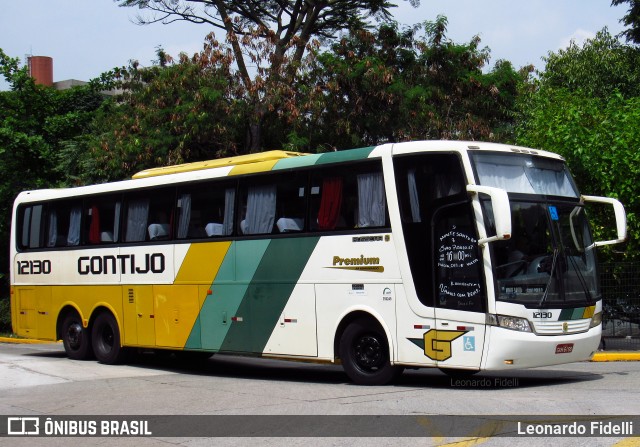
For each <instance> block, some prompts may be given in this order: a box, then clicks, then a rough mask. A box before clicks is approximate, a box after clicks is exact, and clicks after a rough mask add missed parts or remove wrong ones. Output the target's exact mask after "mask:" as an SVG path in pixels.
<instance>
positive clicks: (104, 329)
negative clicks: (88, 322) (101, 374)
mask: <svg viewBox="0 0 640 447" xmlns="http://www.w3.org/2000/svg"><path fill="white" fill-rule="evenodd" d="M91 341H92V343H93V352H94V354H95V355H96V359H98V361H99V362H100V363H106V364H108V365H115V364H118V363H121V362H122V361H123V360H124V356H125V349H124V348H123V347H122V346H120V329H119V328H118V323H117V321H116V319H115V318H114V316H113V315H111V314H110V313H108V312H103V313H101V314H100V315H98V316H97V317H96V320H95V321H94V322H93V329H92V331H91Z"/></svg>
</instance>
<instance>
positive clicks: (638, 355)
mask: <svg viewBox="0 0 640 447" xmlns="http://www.w3.org/2000/svg"><path fill="white" fill-rule="evenodd" d="M0 343H24V344H41V343H60V342H54V341H42V340H31V339H29V338H12V337H0ZM591 361H592V362H638V361H640V351H598V352H596V353H595V354H594V356H593V358H592V359H591Z"/></svg>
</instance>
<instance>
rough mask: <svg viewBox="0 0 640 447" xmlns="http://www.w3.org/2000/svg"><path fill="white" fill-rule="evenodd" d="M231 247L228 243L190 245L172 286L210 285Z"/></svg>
mask: <svg viewBox="0 0 640 447" xmlns="http://www.w3.org/2000/svg"><path fill="white" fill-rule="evenodd" d="M229 246H231V242H230V241H225V242H207V243H204V244H192V245H191V247H189V251H188V252H187V256H185V258H184V261H182V265H181V266H180V270H179V271H178V274H177V275H176V279H175V282H174V284H198V283H201V282H202V281H203V280H204V281H205V282H206V283H207V284H209V285H210V284H212V283H213V280H214V278H215V277H216V275H217V274H218V269H220V266H221V265H222V261H223V260H224V257H225V256H226V254H227V251H228V250H229Z"/></svg>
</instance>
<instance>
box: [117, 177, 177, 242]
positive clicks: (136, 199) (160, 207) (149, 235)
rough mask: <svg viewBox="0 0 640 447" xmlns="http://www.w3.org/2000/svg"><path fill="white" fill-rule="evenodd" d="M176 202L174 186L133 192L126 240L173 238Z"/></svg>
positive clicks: (128, 209) (129, 200)
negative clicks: (174, 206) (174, 205)
mask: <svg viewBox="0 0 640 447" xmlns="http://www.w3.org/2000/svg"><path fill="white" fill-rule="evenodd" d="M174 202H175V190H174V189H173V188H163V189H154V190H149V191H144V192H142V193H135V194H131V195H130V196H129V197H128V200H127V221H126V229H125V239H124V240H125V242H143V241H160V240H168V239H171V238H172V237H173V204H174Z"/></svg>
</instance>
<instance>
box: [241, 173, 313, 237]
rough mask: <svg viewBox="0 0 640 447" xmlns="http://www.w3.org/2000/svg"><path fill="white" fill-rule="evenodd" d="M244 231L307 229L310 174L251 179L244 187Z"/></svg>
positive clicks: (242, 194)
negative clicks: (306, 216)
mask: <svg viewBox="0 0 640 447" xmlns="http://www.w3.org/2000/svg"><path fill="white" fill-rule="evenodd" d="M240 191H241V192H240V199H241V200H240V213H239V214H238V228H239V233H240V234H245V235H252V234H269V233H292V232H301V231H304V229H305V219H304V216H305V214H306V196H307V194H306V191H307V175H306V174H304V173H293V174H286V175H272V176H269V177H267V178H265V179H264V180H257V181H256V180H254V179H251V180H250V181H248V182H247V183H246V184H243V185H242V186H241V188H240Z"/></svg>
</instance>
